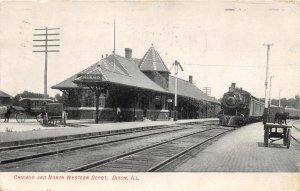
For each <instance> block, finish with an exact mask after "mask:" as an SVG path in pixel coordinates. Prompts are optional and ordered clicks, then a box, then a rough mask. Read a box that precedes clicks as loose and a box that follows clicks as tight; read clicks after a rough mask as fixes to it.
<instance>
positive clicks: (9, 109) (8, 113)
mask: <svg viewBox="0 0 300 191" xmlns="http://www.w3.org/2000/svg"><path fill="white" fill-rule="evenodd" d="M10 114H11V108H10V106H8V107H7V110H6V113H5V116H4V117H5V119H4V122H9V118H10Z"/></svg>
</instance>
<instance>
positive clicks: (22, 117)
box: [16, 113, 27, 123]
mask: <svg viewBox="0 0 300 191" xmlns="http://www.w3.org/2000/svg"><path fill="white" fill-rule="evenodd" d="M26 119H27V116H26V114H25V113H18V114H16V120H17V122H19V123H23V122H24V121H25V120H26Z"/></svg>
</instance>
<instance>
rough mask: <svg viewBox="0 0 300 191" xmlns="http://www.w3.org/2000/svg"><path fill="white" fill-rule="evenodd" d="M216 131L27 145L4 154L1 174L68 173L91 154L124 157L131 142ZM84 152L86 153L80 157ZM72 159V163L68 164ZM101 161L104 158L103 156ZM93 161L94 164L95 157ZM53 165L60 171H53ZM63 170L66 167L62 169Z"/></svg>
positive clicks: (151, 132)
mask: <svg viewBox="0 0 300 191" xmlns="http://www.w3.org/2000/svg"><path fill="white" fill-rule="evenodd" d="M216 127H217V126H216V125H214V124H198V125H185V126H176V127H174V126H173V127H161V128H155V129H147V130H144V131H135V132H131V133H129V132H119V133H118V134H110V135H101V136H96V137H95V136H93V137H89V138H80V139H74V140H68V141H66V140H64V141H60V142H59V143H57V142H56V143H55V144H54V143H45V144H43V145H40V144H35V145H32V144H31V145H30V146H28V145H27V146H26V147H22V148H16V147H13V148H12V149H9V148H5V149H3V150H2V151H1V156H0V158H1V159H0V161H1V162H0V171H67V170H70V169H74V167H72V165H69V164H68V163H69V161H72V160H75V159H76V161H77V159H80V160H78V161H80V163H85V162H86V160H87V161H89V159H90V158H89V157H88V156H89V155H91V154H90V153H92V155H97V152H99V151H100V152H101V150H103V151H104V152H103V153H104V154H108V155H111V154H112V153H111V152H110V153H107V151H109V150H110V149H111V150H118V151H116V152H121V153H124V150H126V149H124V150H122V146H123V145H126V144H127V145H128V144H130V143H131V142H135V143H132V144H133V145H138V144H136V143H137V142H138V143H140V142H142V141H144V140H147V139H152V142H153V138H155V137H158V136H164V137H168V136H175V135H177V134H186V133H188V132H191V131H199V129H201V131H207V130H209V129H211V128H216ZM146 142H147V141H146ZM150 142H151V141H150ZM154 142H155V141H154ZM156 142H157V141H156ZM143 144H147V143H143ZM118 145H119V146H118ZM114 146H116V147H117V149H114V148H112V147H114ZM119 147H120V149H119ZM81 150H82V152H83V153H81ZM93 152H95V153H93ZM98 154H99V153H98ZM101 154H102V152H101ZM70 155H71V156H70ZM106 156H107V155H106ZM70 157H71V159H70V160H68V158H70ZM99 157H100V158H103V157H104V156H99ZM99 157H98V158H99ZM85 159H86V160H85ZM92 159H93V160H94V158H93V156H92ZM60 163H62V164H60ZM53 165H54V166H55V167H57V168H52V167H53ZM74 165H75V164H74ZM60 166H63V167H62V168H59V167H60ZM69 166H70V167H69ZM81 166H82V165H81ZM23 169H24V170H23Z"/></svg>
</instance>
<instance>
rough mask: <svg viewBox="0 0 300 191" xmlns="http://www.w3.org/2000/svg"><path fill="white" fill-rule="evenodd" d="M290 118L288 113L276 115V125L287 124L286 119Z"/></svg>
mask: <svg viewBox="0 0 300 191" xmlns="http://www.w3.org/2000/svg"><path fill="white" fill-rule="evenodd" d="M288 116H289V113H288V112H283V113H276V114H275V118H274V123H276V121H277V122H278V124H282V123H283V122H284V123H285V124H286V119H287V118H288Z"/></svg>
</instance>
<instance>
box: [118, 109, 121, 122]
mask: <svg viewBox="0 0 300 191" xmlns="http://www.w3.org/2000/svg"><path fill="white" fill-rule="evenodd" d="M117 119H118V121H119V122H121V108H119V107H117Z"/></svg>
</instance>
